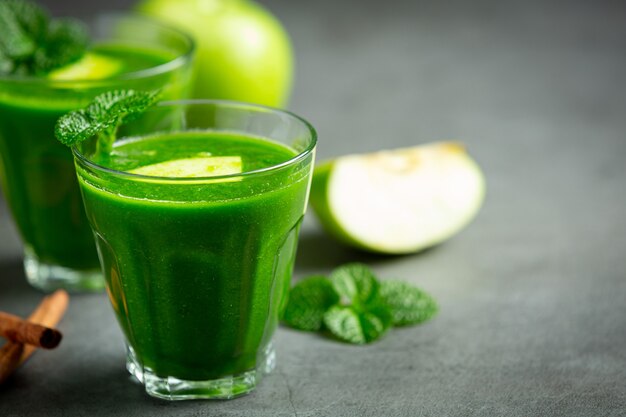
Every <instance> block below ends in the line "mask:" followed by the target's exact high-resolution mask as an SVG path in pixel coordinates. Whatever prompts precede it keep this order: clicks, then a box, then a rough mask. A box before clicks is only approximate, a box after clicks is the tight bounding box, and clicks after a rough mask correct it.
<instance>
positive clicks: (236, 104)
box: [72, 99, 317, 184]
mask: <svg viewBox="0 0 626 417" xmlns="http://www.w3.org/2000/svg"><path fill="white" fill-rule="evenodd" d="M189 105H194V106H197V105H214V106H216V107H218V106H222V107H230V108H238V109H252V110H261V111H266V112H271V113H275V114H282V115H286V116H288V117H290V118H292V119H294V120H296V121H298V122H299V123H301V124H302V125H303V126H304V127H305V129H306V130H307V131H308V133H309V136H308V139H309V143H308V144H307V146H306V147H305V148H304V149H303V150H302V151H299V152H298V153H297V154H296V155H295V156H293V157H291V158H289V159H287V160H286V161H283V162H280V163H278V164H274V165H270V166H268V167H264V168H259V169H253V170H250V171H244V172H239V173H236V174H227V175H214V176H207V177H192V178H188V177H167V176H166V177H162V176H155V175H142V174H135V173H131V172H127V171H120V170H117V169H114V168H109V167H105V166H102V165H100V164H97V163H95V162H93V161H92V160H90V159H89V158H88V157H86V156H85V155H83V154H82V153H81V152H80V150H79V149H78V145H80V144H76V145H73V146H72V153H73V154H74V157H75V158H76V159H77V160H78V161H79V162H81V163H83V164H85V165H86V166H88V167H89V168H91V169H93V170H96V171H100V172H106V173H108V174H111V175H115V176H117V177H120V178H128V179H134V180H141V181H146V182H161V181H162V182H163V183H165V182H167V183H181V184H182V183H186V184H194V183H202V182H220V181H222V180H227V179H232V178H242V177H256V176H259V175H265V174H267V173H271V172H274V171H278V170H280V169H282V168H285V167H288V166H292V165H295V164H297V163H298V162H300V161H302V160H304V159H305V158H307V157H308V156H309V155H310V154H312V153H313V152H314V150H315V146H316V145H317V131H316V130H315V128H314V127H313V125H312V124H311V123H309V122H308V121H307V120H306V119H304V118H302V117H300V116H298V115H297V114H295V113H293V112H290V111H288V110H283V109H278V108H275V107H269V106H264V105H261V104H254V103H247V102H243V101H233V100H217V99H186V100H168V101H161V102H159V103H157V105H156V107H173V106H189ZM155 110H156V108H153V109H148V110H147V111H146V113H148V112H150V111H155ZM144 114H145V113H144ZM186 131H192V130H191V129H187V130H180V131H175V132H168V133H180V132H186ZM267 139H271V138H267Z"/></svg>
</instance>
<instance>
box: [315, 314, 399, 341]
mask: <svg viewBox="0 0 626 417" xmlns="http://www.w3.org/2000/svg"><path fill="white" fill-rule="evenodd" d="M324 325H325V326H326V328H327V329H328V330H329V331H330V332H331V333H332V334H333V335H334V336H335V337H337V338H338V339H340V340H343V341H345V342H349V343H356V344H364V343H370V342H373V341H375V340H377V339H379V338H380V337H381V336H382V335H384V334H385V332H386V331H387V330H388V329H389V328H390V327H391V317H390V315H389V312H388V310H386V308H384V307H382V306H378V307H377V308H373V309H371V310H369V311H359V310H357V309H355V308H354V307H350V306H333V307H331V308H330V309H329V310H328V311H327V312H326V314H324Z"/></svg>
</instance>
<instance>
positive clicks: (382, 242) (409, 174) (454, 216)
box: [311, 142, 485, 254]
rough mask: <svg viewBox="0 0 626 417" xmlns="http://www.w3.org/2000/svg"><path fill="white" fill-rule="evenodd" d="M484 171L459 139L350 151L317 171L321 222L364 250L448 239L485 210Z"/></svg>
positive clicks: (315, 202) (314, 197)
mask: <svg viewBox="0 0 626 417" xmlns="http://www.w3.org/2000/svg"><path fill="white" fill-rule="evenodd" d="M484 194H485V180H484V177H483V174H482V172H481V170H480V168H479V167H478V165H477V164H476V162H474V161H473V160H472V159H471V158H470V156H469V155H468V154H467V153H466V152H465V148H464V147H463V145H462V144H460V143H455V142H439V143H431V144H426V145H421V146H416V147H412V148H405V149H396V150H390V151H381V152H376V153H372V154H364V155H350V156H344V157H340V158H337V159H335V160H332V161H329V162H326V163H323V164H322V165H320V166H318V167H317V168H316V169H315V173H314V176H313V185H312V189H311V204H312V206H313V209H314V210H315V212H316V214H317V215H318V218H319V219H320V221H321V223H322V226H323V227H324V228H325V229H326V230H327V231H328V232H329V233H330V234H331V235H333V236H335V237H336V238H338V239H339V240H341V241H343V242H344V243H346V244H348V245H351V246H355V247H357V248H360V249H364V250H368V251H372V252H378V253H387V254H404V253H412V252H417V251H419V250H422V249H425V248H427V247H430V246H433V245H436V244H438V243H441V242H443V241H444V240H446V239H448V238H449V237H451V236H452V235H454V234H455V233H457V232H458V231H459V230H461V229H462V228H463V227H464V226H466V225H467V224H468V223H469V222H470V221H471V220H472V218H473V217H474V216H475V215H476V213H477V212H478V210H479V209H480V207H481V205H482V202H483V199H484Z"/></svg>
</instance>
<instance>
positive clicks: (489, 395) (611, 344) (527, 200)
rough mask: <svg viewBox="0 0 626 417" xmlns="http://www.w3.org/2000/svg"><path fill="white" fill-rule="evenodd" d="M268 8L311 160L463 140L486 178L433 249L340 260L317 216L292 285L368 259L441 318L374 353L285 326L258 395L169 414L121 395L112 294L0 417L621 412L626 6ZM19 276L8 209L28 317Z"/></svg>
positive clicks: (77, 322) (28, 378)
mask: <svg viewBox="0 0 626 417" xmlns="http://www.w3.org/2000/svg"><path fill="white" fill-rule="evenodd" d="M44 3H45V4H47V5H48V7H49V8H50V9H51V10H52V11H53V12H54V14H56V15H73V16H78V17H87V16H90V15H93V14H96V13H99V12H101V11H108V10H113V9H125V8H127V7H129V4H130V2H123V1H120V0H111V1H107V2H97V3H96V2H88V1H74V2H70V1H65V2H62V1H52V0H48V1H46V2H44ZM263 4H265V5H266V6H267V7H268V8H269V9H270V10H272V12H274V13H275V14H276V15H277V16H278V17H279V18H280V19H281V20H282V21H283V23H284V25H285V26H286V28H287V30H288V31H289V33H290V34H291V37H292V41H293V45H294V47H295V52H296V60H297V77H296V83H295V86H294V93H293V97H292V101H291V105H290V108H291V109H292V110H294V111H295V112H297V113H299V114H302V115H303V116H305V117H306V118H308V119H309V120H310V121H311V122H312V123H313V124H314V125H315V126H316V127H317V129H318V131H319V138H320V141H319V153H318V155H319V157H320V159H325V158H328V157H332V156H337V155H342V154H348V153H355V152H364V151H372V150H377V149H381V148H394V147H400V146H409V145H412V144H418V143H423V142H428V141H433V140H440V139H458V140H462V141H463V142H465V143H466V144H467V145H468V148H469V150H470V152H471V154H472V155H473V156H474V157H475V158H476V160H477V161H478V162H479V163H480V164H481V166H482V167H483V169H484V171H485V175H486V178H487V182H488V195H487V199H486V202H485V206H484V208H483V210H482V211H481V213H480V214H479V216H478V217H477V219H476V220H475V221H474V222H473V223H472V225H471V226H470V227H468V228H467V229H466V230H465V231H463V232H462V233H461V234H459V235H458V236H456V237H454V238H453V239H452V240H450V241H449V242H446V243H445V244H443V245H441V246H439V247H437V248H434V249H432V250H429V251H426V252H424V253H421V254H417V255H413V256H403V257H377V256H370V255H365V254H362V253H358V252H354V251H351V250H348V249H346V248H344V247H342V246H340V245H339V244H337V243H335V242H334V241H332V240H330V239H329V238H328V237H326V235H324V234H323V233H322V231H321V229H320V227H319V226H318V224H317V223H316V222H315V219H314V218H313V216H311V215H308V216H307V221H306V223H305V226H304V229H303V232H302V236H301V241H300V250H299V255H298V260H297V264H296V271H295V278H296V279H300V278H302V277H304V276H306V275H308V274H311V273H328V272H329V271H330V270H331V269H332V268H333V267H334V266H336V265H338V264H340V263H342V262H346V261H355V260H360V261H364V262H367V263H368V264H370V265H372V267H373V268H374V269H375V271H376V272H377V273H379V275H381V276H383V277H398V278H402V279H405V280H409V281H411V282H413V283H415V284H417V285H419V286H421V287H422V288H424V289H426V290H427V291H429V292H430V293H432V294H434V296H435V297H436V298H437V300H438V301H439V303H440V305H441V312H440V314H439V316H438V317H437V318H435V319H434V320H432V321H431V322H429V323H427V324H424V325H422V326H418V327H413V328H408V329H401V330H393V331H392V332H391V333H390V334H388V335H387V337H386V338H385V339H383V340H382V341H380V342H377V343H375V344H373V345H370V346H365V347H354V346H347V345H343V344H339V343H336V342H332V341H329V340H327V339H323V338H321V337H319V336H317V335H314V334H308V333H300V332H296V331H292V330H289V329H285V328H282V329H280V330H279V331H278V333H277V338H276V343H277V347H278V355H279V357H278V361H279V362H278V363H279V364H278V368H277V371H276V372H275V373H274V374H272V375H271V376H269V377H267V379H266V380H264V381H263V383H262V384H261V386H260V388H259V390H258V391H257V392H255V393H253V394H252V395H250V396H247V397H245V398H241V399H238V400H235V401H231V402H209V403H207V402H187V403H176V404H170V403H164V402H161V401H157V400H153V399H151V398H149V397H147V396H146V395H145V394H144V393H143V392H142V390H141V388H140V387H139V386H137V385H134V384H132V383H131V382H130V381H129V378H128V377H127V376H126V374H125V370H124V367H123V360H124V359H123V357H124V352H123V349H122V339H121V335H120V332H119V330H118V329H117V326H116V323H115V321H114V319H113V315H112V313H111V311H110V307H109V306H108V302H107V300H106V298H105V296H104V295H91V296H75V297H73V298H72V303H71V306H70V309H69V311H68V314H67V316H66V318H65V319H64V321H63V322H62V323H61V329H62V330H63V331H64V333H65V335H66V338H65V340H64V342H63V344H62V346H61V347H60V348H59V349H58V350H56V351H53V352H39V353H38V354H36V355H35V356H34V357H33V358H32V359H31V361H30V362H29V363H28V364H27V366H25V367H24V368H22V369H21V370H20V371H19V373H18V374H16V375H15V376H14V378H13V379H12V380H11V381H10V382H8V383H7V384H6V385H5V386H3V387H2V388H0V415H2V416H13V415H15V416H21V415H50V416H70V415H71V416H73V415H90V416H91V415H126V416H139V415H155V414H157V413H160V414H163V415H198V416H199V415H224V416H236V415H242V416H243V415H245V416H278V415H285V416H287V415H293V416H296V415H297V416H418V415H424V416H438V415H446V416H483V415H494V416H501V415H507V416H509V415H511V416H529V415H541V416H552V415H553V416H624V415H626V272H625V271H626V161H625V158H626V135H625V132H626V89H625V86H624V78H625V75H626V3H625V2H623V1H613V2H605V1H580V2H544V1H514V2H513V1H485V0H480V1H473V2H468V1H452V2H441V1H428V2H425V1H387V2H382V1H379V2H373V1H357V0H349V1H345V0H344V1H336V0H335V1H330V0H323V1H313V2H302V1H293V0H292V1H288V0H267V1H263ZM0 117H1V115H0ZM0 201H1V200H0ZM20 262H21V246H20V243H19V238H18V236H17V233H16V230H15V228H14V226H13V225H12V223H11V221H10V218H9V216H8V213H7V209H6V206H5V205H4V203H3V202H2V203H1V204H0V308H1V309H3V310H8V311H11V312H14V313H17V314H23V315H26V314H28V312H29V311H30V310H32V308H33V307H34V306H35V305H36V304H37V302H38V300H39V298H40V294H38V293H37V292H36V291H34V290H32V289H30V288H29V287H28V286H27V284H26V283H25V280H24V276H23V273H22V271H21V264H20Z"/></svg>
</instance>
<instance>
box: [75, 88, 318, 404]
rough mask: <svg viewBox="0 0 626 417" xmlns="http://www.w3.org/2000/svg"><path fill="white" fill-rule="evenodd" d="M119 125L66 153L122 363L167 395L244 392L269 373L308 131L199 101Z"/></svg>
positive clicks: (300, 200)
mask: <svg viewBox="0 0 626 417" xmlns="http://www.w3.org/2000/svg"><path fill="white" fill-rule="evenodd" d="M146 120H151V121H152V123H147V122H146ZM123 127H124V129H123V133H122V137H120V138H118V139H117V141H116V142H115V143H114V145H113V148H112V151H111V152H106V153H103V152H102V151H101V148H100V147H99V146H98V145H97V140H96V139H95V138H92V139H90V140H87V141H85V142H82V143H80V144H79V145H77V146H76V147H74V148H73V151H74V155H75V158H76V169H77V173H78V178H79V183H80V186H81V189H82V193H83V197H84V201H85V208H86V212H87V217H88V219H89V222H90V224H91V225H92V227H93V230H94V233H95V235H96V241H97V245H98V250H99V253H100V256H101V262H102V267H103V270H104V272H105V275H106V280H107V291H108V294H109V298H110V300H111V304H112V305H113V308H114V310H115V313H116V316H117V319H118V322H119V324H120V326H121V328H122V330H123V332H124V335H125V337H126V342H127V346H128V359H127V368H128V370H129V371H130V373H131V374H133V375H134V376H136V377H137V378H138V379H139V380H140V381H141V382H143V384H144V385H145V389H146V391H147V392H148V393H149V394H150V395H153V396H156V397H159V398H164V399H169V400H183V399H208V398H222V399H226V398H233V397H236V396H238V395H241V394H245V393H247V392H250V391H251V390H253V389H254V388H255V386H256V385H257V383H258V381H259V378H261V376H262V375H263V374H264V373H265V372H268V371H270V370H271V369H272V368H273V366H274V349H273V347H272V343H271V340H272V335H273V333H274V330H275V329H276V326H277V324H278V317H279V312H280V311H281V309H282V308H283V307H284V303H285V302H286V296H287V291H288V288H289V283H290V278H291V274H292V270H293V264H294V258H295V255H296V246H297V240H298V231H299V228H300V224H301V221H302V218H303V216H304V212H305V208H306V204H307V199H308V193H309V187H310V182H311V172H312V169H313V159H314V153H315V144H316V134H315V131H314V129H313V128H312V127H311V126H310V125H309V124H308V123H307V122H306V121H304V120H303V119H301V118H299V117H297V116H295V115H293V114H290V113H287V112H284V111H280V110H274V109H269V108H264V107H260V106H254V105H250V104H243V103H232V102H219V101H209V100H199V101H189V102H179V103H164V104H163V105H160V106H158V107H157V108H155V109H154V110H150V111H148V112H147V113H146V114H145V115H144V116H142V118H141V119H139V120H138V121H136V122H132V123H131V124H130V125H128V126H123ZM120 132H121V131H120Z"/></svg>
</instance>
